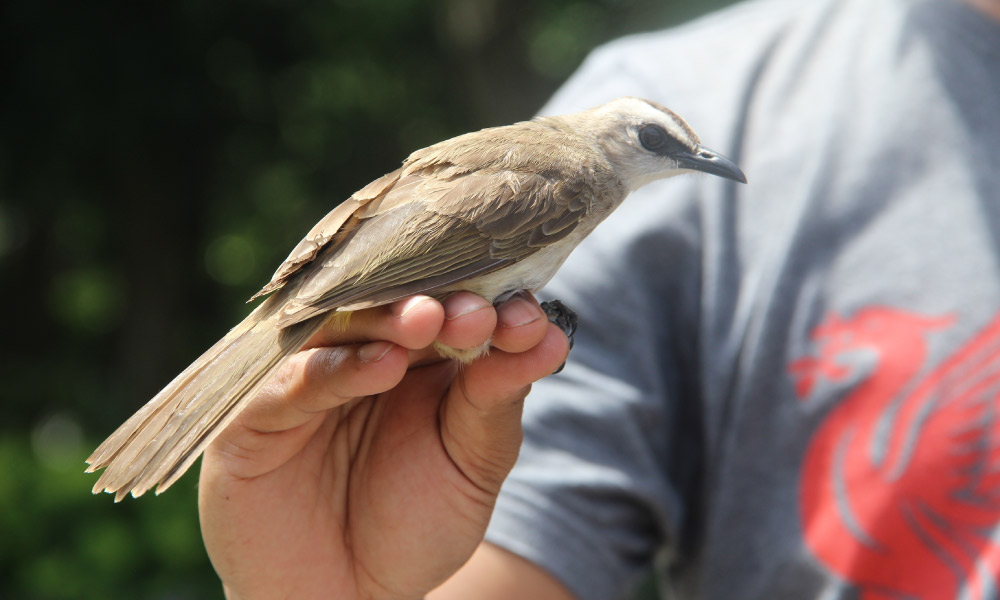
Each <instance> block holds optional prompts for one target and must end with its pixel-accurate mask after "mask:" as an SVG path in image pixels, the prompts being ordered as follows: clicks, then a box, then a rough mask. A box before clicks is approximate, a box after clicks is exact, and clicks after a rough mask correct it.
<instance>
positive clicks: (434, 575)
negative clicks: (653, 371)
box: [199, 293, 568, 599]
mask: <svg viewBox="0 0 1000 600" xmlns="http://www.w3.org/2000/svg"><path fill="white" fill-rule="evenodd" d="M490 335H492V336H493V342H492V344H493V346H494V350H493V351H492V352H491V353H490V354H489V355H488V356H486V357H483V358H481V359H479V360H477V361H475V362H473V363H471V364H469V365H467V366H465V367H462V368H459V367H458V366H457V364H456V363H454V362H452V361H444V360H442V359H440V358H439V357H437V355H436V353H435V352H434V351H433V350H430V349H429V348H428V347H429V346H430V345H431V343H432V342H433V341H435V340H436V341H439V342H441V343H443V344H446V345H448V346H451V347H454V348H472V347H475V346H477V345H479V344H481V343H483V342H484V341H485V340H487V339H488V338H489V337H490ZM567 352H568V343H567V339H566V337H565V336H564V335H563V334H562V332H560V331H559V329H558V328H556V327H555V326H553V325H551V324H549V323H548V321H547V320H546V319H545V317H544V315H543V314H542V311H541V309H540V308H539V307H538V304H537V302H536V301H535V300H534V299H528V298H525V297H522V296H515V297H514V298H513V299H512V300H510V301H508V302H507V303H505V304H503V305H501V306H500V307H499V308H498V309H497V310H494V308H493V307H492V305H490V304H489V303H488V302H487V301H485V300H484V299H482V298H480V297H478V296H475V295H473V294H469V293H458V294H454V295H452V296H451V297H449V298H448V299H447V300H446V301H445V302H444V303H443V304H441V303H438V302H436V301H434V300H432V299H430V298H427V297H425V296H418V297H414V298H410V299H407V300H404V301H401V302H397V303H395V304H392V305H388V306H383V307H377V308H373V309H368V310H364V311H359V312H357V313H354V314H353V315H352V316H351V319H350V321H349V323H348V325H347V326H346V327H342V328H337V327H335V326H327V327H325V328H324V329H323V330H321V331H320V333H318V334H317V335H316V336H315V337H314V338H313V339H312V340H311V341H310V343H309V344H307V345H306V349H305V350H303V351H300V352H299V353H297V354H296V355H295V356H294V357H293V358H292V359H291V360H290V361H289V362H288V363H287V364H286V365H285V366H284V367H283V368H282V369H281V371H280V372H279V373H278V374H277V375H276V376H275V377H274V378H273V380H272V382H271V383H269V384H268V386H267V387H266V389H265V390H264V391H263V392H262V393H261V394H260V395H259V396H258V397H257V398H256V399H254V401H253V402H252V403H251V405H250V406H249V407H248V408H247V410H246V411H244V412H243V413H242V414H241V415H240V416H239V417H238V418H237V420H236V421H235V422H234V423H233V424H232V425H231V426H230V427H229V428H228V429H227V430H226V431H225V432H224V433H223V434H222V435H221V436H220V437H219V438H218V439H216V440H215V441H214V442H213V443H212V445H211V446H209V448H208V450H207V451H206V452H205V456H204V459H203V462H202V468H201V482H200V487H199V510H200V514H201V526H202V534H203V536H204V539H205V545H206V548H207V549H208V553H209V556H210V557H211V559H212V563H213V565H214V566H215V569H216V571H217V572H218V574H219V576H220V578H221V579H222V581H223V585H224V587H225V589H226V593H227V595H228V596H229V597H230V598H231V599H233V598H240V599H247V598H275V597H294V598H314V597H316V598H329V597H331V596H332V595H336V597H338V598H422V597H423V596H424V594H426V593H427V592H428V591H429V590H431V589H432V588H434V587H435V586H437V585H438V584H439V583H441V582H442V581H444V580H445V579H447V578H448V577H449V576H450V575H451V574H452V573H453V572H454V571H456V570H457V569H458V568H459V566H461V565H462V564H463V563H464V562H465V561H466V560H467V559H468V557H469V556H470V555H471V554H472V553H473V551H474V550H475V549H476V547H477V546H478V544H479V542H480V541H481V540H482V537H483V534H484V532H485V530H486V525H487V524H488V522H489V518H490V514H491V512H492V509H493V504H494V501H495V499H496V495H497V494H498V493H499V491H500V485H501V483H502V482H503V479H504V478H505V477H506V475H507V473H508V471H509V470H510V468H511V467H512V466H513V464H514V461H515V459H516V457H517V452H518V448H519V446H520V441H521V421H520V417H521V406H522V402H523V399H524V397H525V395H526V394H527V392H528V389H529V387H530V384H531V383H532V382H533V381H536V380H538V379H540V378H542V377H544V376H546V375H548V374H549V373H551V372H553V371H554V370H555V369H556V368H557V367H558V366H559V364H561V362H562V361H563V360H564V359H565V357H566V353H567Z"/></svg>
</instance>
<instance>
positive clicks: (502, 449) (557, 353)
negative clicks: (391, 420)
mask: <svg viewBox="0 0 1000 600" xmlns="http://www.w3.org/2000/svg"><path fill="white" fill-rule="evenodd" d="M568 353H569V341H568V340H567V339H566V336H565V335H563V333H562V332H561V331H560V330H559V328H557V327H556V326H554V325H551V324H550V325H547V327H546V332H545V335H544V336H543V337H542V340H541V341H540V342H539V343H538V344H536V345H535V346H534V347H532V348H531V349H529V350H527V351H525V352H519V353H509V352H504V351H501V350H497V351H494V352H491V353H490V354H489V356H486V357H484V358H481V359H479V360H477V361H475V362H473V363H471V364H469V365H467V366H466V367H465V368H464V369H463V370H462V371H461V372H460V374H459V376H458V378H457V379H456V381H455V383H454V384H453V385H452V386H451V388H450V389H449V391H448V395H447V396H446V398H445V403H444V406H443V409H442V417H441V437H442V441H443V442H444V445H445V449H446V451H447V452H448V454H449V456H450V457H451V459H452V461H453V462H454V463H455V465H456V466H457V467H458V468H459V470H460V471H461V472H462V474H463V475H464V476H465V478H466V479H468V480H469V481H470V482H472V483H473V484H474V486H475V488H476V489H478V490H479V491H480V492H481V493H482V494H483V498H484V501H485V500H488V499H489V498H492V497H493V496H494V495H495V494H496V493H497V492H498V491H499V489H500V485H501V483H502V482H503V480H504V478H505V477H506V476H507V473H508V472H509V471H510V469H511V467H513V466H514V461H515V460H516V458H517V453H518V449H519V447H520V443H521V407H522V405H523V400H524V397H525V396H526V395H527V393H528V390H529V389H530V387H531V384H532V383H533V382H535V381H537V380H539V379H541V378H542V377H545V376H546V375H548V374H550V373H552V371H554V370H555V369H556V368H557V367H558V366H559V365H560V364H562V362H563V361H564V360H565V359H566V355H567V354H568Z"/></svg>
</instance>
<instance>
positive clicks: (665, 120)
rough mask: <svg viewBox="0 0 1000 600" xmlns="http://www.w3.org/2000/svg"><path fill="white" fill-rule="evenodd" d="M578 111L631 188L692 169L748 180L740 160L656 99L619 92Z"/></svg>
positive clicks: (637, 187) (599, 146)
mask: <svg viewBox="0 0 1000 600" xmlns="http://www.w3.org/2000/svg"><path fill="white" fill-rule="evenodd" d="M573 116H574V117H577V118H579V123H580V125H579V126H582V127H583V128H584V129H586V130H589V132H590V133H591V134H592V135H593V139H594V143H596V144H597V146H598V148H599V149H600V150H601V151H602V152H603V154H604V155H605V156H606V157H607V159H608V161H609V162H610V163H611V166H612V167H613V168H614V169H615V172H616V173H618V175H619V177H621V178H622V180H623V181H624V183H625V184H626V185H628V187H629V189H631V190H637V189H639V188H640V187H642V186H644V185H646V184H647V183H650V182H652V181H655V180H657V179H663V178H664V177H671V176H673V175H677V174H680V173H685V172H691V171H701V172H702V173H708V174H710V175H718V176H719V177H724V178H726V179H732V180H733V181H738V182H740V183H746V181H747V179H746V176H745V175H744V174H743V171H741V170H740V168H739V167H738V166H736V163H734V162H733V161H731V160H729V159H728V158H725V157H724V156H722V155H720V154H718V153H717V152H714V151H712V150H709V149H708V148H706V147H704V146H702V145H701V141H700V140H699V139H698V136H697V135H696V134H695V132H694V131H693V130H692V129H691V127H690V126H689V125H688V124H687V123H685V122H684V119H682V118H681V117H680V116H678V115H677V113H675V112H673V111H672V110H670V109H668V108H666V107H664V106H661V105H659V104H657V103H655V102H651V101H649V100H644V99H642V98H631V97H626V98H618V99H617V100H612V101H611V102H608V103H607V104H603V105H601V106H598V107H596V108H592V109H590V110H588V111H585V112H582V113H577V115H573Z"/></svg>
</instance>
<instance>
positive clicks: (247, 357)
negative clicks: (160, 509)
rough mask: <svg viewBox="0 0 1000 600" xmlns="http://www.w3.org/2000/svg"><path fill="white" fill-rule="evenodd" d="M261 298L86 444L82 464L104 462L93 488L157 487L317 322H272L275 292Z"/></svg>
mask: <svg viewBox="0 0 1000 600" xmlns="http://www.w3.org/2000/svg"><path fill="white" fill-rule="evenodd" d="M282 295H283V294H280V293H279V294H276V295H275V296H272V297H270V298H268V299H267V300H266V301H265V302H264V303H262V304H261V306H260V307H258V308H257V310H255V311H253V312H252V313H251V314H250V315H249V316H248V317H247V318H246V319H244V320H243V322H241V323H240V324H239V325H237V326H236V327H234V328H233V329H232V330H231V331H230V332H229V333H228V334H226V336H225V337H224V338H222V339H221V340H219V341H218V342H216V344H215V345H214V346H212V347H211V348H209V349H208V351H207V352H205V353H204V354H203V355H201V357H199V358H198V360H196V361H194V363H192V364H191V366H189V367H188V368H186V369H184V371H183V372H182V373H181V374H180V375H178V376H177V377H175V378H174V380H173V381H171V382H170V384H169V385H167V387H165V388H163V389H162V390H161V391H160V393H158V394H157V395H156V396H154V397H153V399H152V400H150V401H149V402H148V403H147V404H146V405H145V406H143V407H142V408H141V409H139V411H138V412H136V413H135V414H134V415H132V417H131V418H129V420H128V421H126V422H125V423H124V424H122V426H121V427H119V428H118V429H117V430H116V431H115V432H114V433H112V434H111V436H110V437H108V439H106V440H104V443H102V444H101V445H100V446H99V447H98V448H97V450H95V451H94V453H93V454H92V455H90V458H88V459H87V463H88V464H90V466H89V467H88V468H87V472H88V473H91V472H94V471H97V470H98V469H105V471H104V472H103V473H101V477H100V479H98V480H97V483H96V484H95V485H94V493H95V494H96V493H99V492H101V491H105V492H109V493H114V494H115V501H116V502H117V501H119V500H121V499H122V498H124V497H125V495H126V494H128V493H129V492H131V493H132V496H134V497H139V496H141V495H142V494H144V493H146V492H147V491H148V490H149V489H151V488H152V487H153V486H156V493H157V494H159V493H160V492H163V491H164V490H166V489H167V488H168V487H170V486H171V484H173V483H174V482H175V481H176V480H177V478H179V477H180V476H181V475H183V474H184V472H185V471H187V469H188V467H190V466H191V463H193V462H194V461H195V460H196V459H197V458H198V456H199V455H200V454H201V453H202V452H203V451H204V450H205V448H206V447H207V446H208V444H209V443H211V441H212V440H213V439H215V437H216V436H218V435H219V433H221V432H222V431H223V430H224V429H225V428H226V426H227V425H229V423H230V422H232V420H233V419H234V418H235V417H236V415H237V414H239V413H240V411H241V410H242V409H243V407H244V406H245V405H246V403H247V402H248V401H249V399H250V398H252V397H253V396H254V394H255V393H256V392H257V391H258V390H260V388H261V386H263V384H264V383H265V382H266V381H267V380H268V378H269V377H270V375H271V374H272V373H274V372H275V371H276V370H277V368H278V367H279V366H280V365H281V364H282V363H283V362H284V361H285V360H286V359H287V358H288V357H289V356H290V355H291V354H292V353H294V352H295V351H296V350H298V349H299V348H301V347H302V345H303V344H305V342H306V341H307V340H308V339H309V338H310V337H311V336H312V335H313V333H315V332H316V331H317V330H318V329H319V328H320V327H321V326H322V324H323V321H324V318H323V317H322V316H319V317H316V318H313V319H310V320H308V321H305V322H302V323H298V324H295V325H292V326H290V327H287V328H285V329H280V330H279V329H278V328H277V327H275V324H276V322H277V318H278V314H280V309H281V304H280V302H281V296H282Z"/></svg>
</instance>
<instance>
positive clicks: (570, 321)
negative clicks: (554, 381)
mask: <svg viewBox="0 0 1000 600" xmlns="http://www.w3.org/2000/svg"><path fill="white" fill-rule="evenodd" d="M542 310H543V311H544V312H545V316H546V317H547V318H548V319H549V322H550V323H552V324H553V325H555V326H556V327H558V328H559V329H561V330H562V332H563V333H565V334H566V337H567V338H569V347H570V350H572V349H573V334H575V333H576V326H577V323H578V322H579V318H578V317H577V316H576V312H574V311H573V310H572V309H570V308H569V307H567V306H566V305H565V304H563V303H562V302H561V301H559V300H549V301H546V302H542ZM565 366H566V363H565V362H564V363H563V364H561V365H559V368H558V369H556V370H555V371H553V373H552V374H553V375H555V374H556V373H558V372H560V371H562V370H563V367H565Z"/></svg>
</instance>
